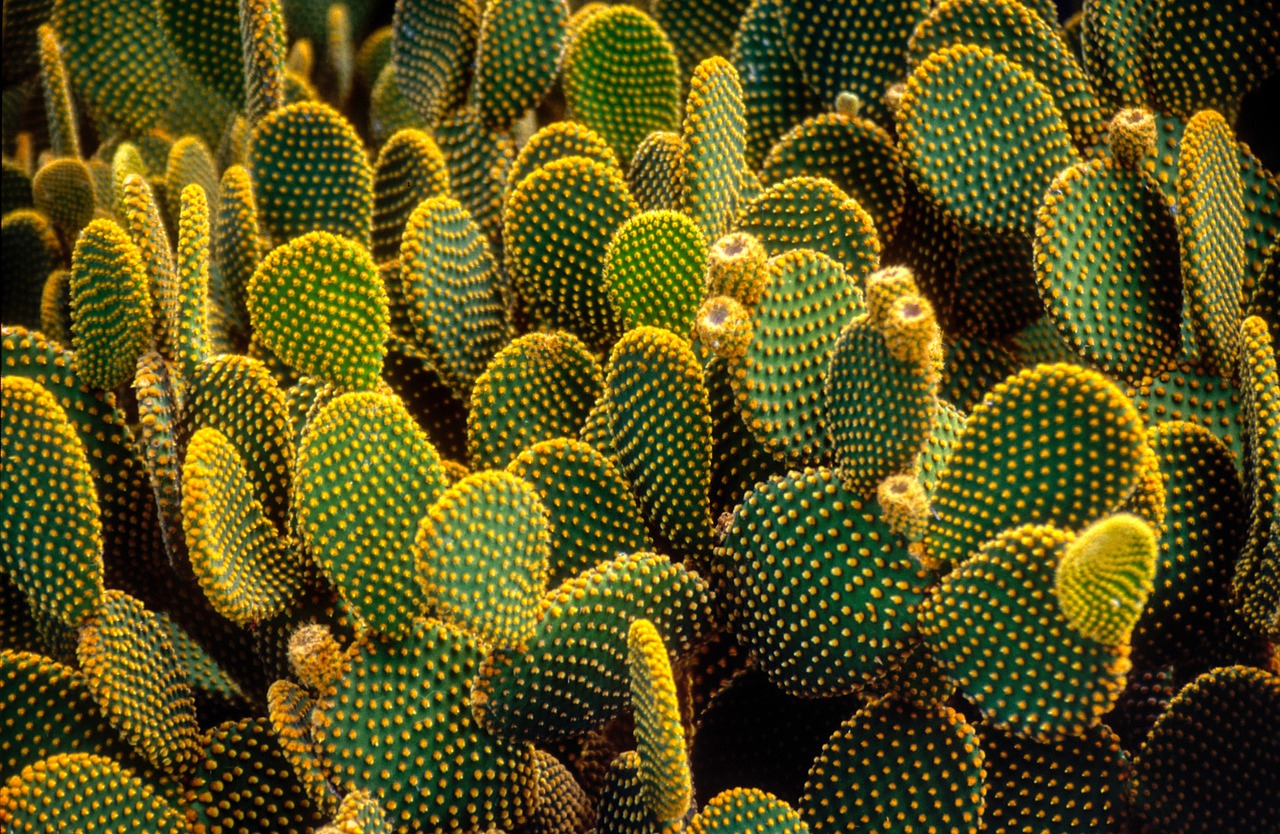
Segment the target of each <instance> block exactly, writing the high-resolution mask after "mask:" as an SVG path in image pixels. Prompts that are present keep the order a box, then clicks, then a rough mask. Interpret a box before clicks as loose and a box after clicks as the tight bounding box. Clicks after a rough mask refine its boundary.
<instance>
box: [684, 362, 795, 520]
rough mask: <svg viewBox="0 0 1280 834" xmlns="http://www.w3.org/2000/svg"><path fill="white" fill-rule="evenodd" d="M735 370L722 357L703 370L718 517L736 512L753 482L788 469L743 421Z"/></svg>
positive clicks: (713, 503) (715, 514)
mask: <svg viewBox="0 0 1280 834" xmlns="http://www.w3.org/2000/svg"><path fill="white" fill-rule="evenodd" d="M733 373H735V369H734V367H733V366H731V365H730V364H729V362H727V361H726V360H724V359H721V358H720V357H714V358H713V359H712V360H711V361H710V362H708V363H707V366H706V369H705V371H704V373H703V384H705V385H706V387H707V401H708V403H709V404H710V405H711V415H712V420H713V421H714V425H713V427H712V438H713V443H712V447H711V492H710V496H709V497H710V502H711V517H712V518H717V519H718V518H720V517H721V515H722V514H723V513H727V512H733V508H734V507H736V506H738V504H739V502H741V501H742V496H743V495H745V494H746V493H747V492H748V491H750V489H751V488H752V487H753V486H755V485H756V484H758V483H763V482H764V481H767V480H769V478H770V477H771V476H773V475H776V474H782V473H783V472H785V471H786V470H785V468H784V466H783V464H781V463H780V462H779V461H777V460H776V459H775V458H774V456H773V455H771V454H769V451H768V450H767V449H765V447H764V445H763V444H762V443H760V442H759V441H758V440H756V439H755V437H754V436H753V435H752V434H751V431H750V430H749V429H748V428H747V426H746V423H744V422H743V420H742V414H741V413H740V412H739V411H738V404H737V395H736V394H735V393H734V391H733V382H732V380H731V378H730V376H731V374H733Z"/></svg>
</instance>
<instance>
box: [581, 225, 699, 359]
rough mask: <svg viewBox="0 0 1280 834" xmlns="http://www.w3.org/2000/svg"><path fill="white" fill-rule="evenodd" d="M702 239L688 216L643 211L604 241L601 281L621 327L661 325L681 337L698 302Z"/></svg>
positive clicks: (689, 329) (689, 326) (688, 331)
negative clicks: (605, 243)
mask: <svg viewBox="0 0 1280 834" xmlns="http://www.w3.org/2000/svg"><path fill="white" fill-rule="evenodd" d="M706 271H707V244H706V238H705V237H704V236H703V234H702V232H700V231H699V230H698V226H697V224H696V223H695V222H694V221H693V220H691V219H690V218H689V216H688V215H686V214H682V213H680V212H675V211H667V210H662V211H646V212H642V213H640V214H637V215H636V216H635V217H632V218H631V219H630V220H628V221H627V222H625V223H623V224H622V225H621V226H620V227H619V228H618V231H617V232H615V233H614V235H613V239H612V240H611V241H609V248H608V250H606V252H605V258H604V283H605V286H606V287H607V288H608V291H609V302H610V304H612V306H613V309H614V312H615V313H616V314H617V316H618V318H619V319H621V320H622V326H623V329H624V330H631V329H633V328H636V327H641V326H646V327H661V328H663V329H665V330H670V331H671V332H672V333H675V334H677V335H681V336H687V335H689V334H691V333H692V331H693V317H694V313H695V312H696V310H697V307H698V304H699V302H700V301H701V300H702V284H703V275H704V274H705V273H706Z"/></svg>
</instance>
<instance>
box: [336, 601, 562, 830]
mask: <svg viewBox="0 0 1280 834" xmlns="http://www.w3.org/2000/svg"><path fill="white" fill-rule="evenodd" d="M482 658H483V651H482V649H481V648H480V645H479V643H477V641H476V640H475V638H473V637H471V636H469V635H467V634H466V633H465V632H462V631H459V630H457V629H454V628H453V627H451V626H447V625H444V624H441V623H439V622H437V621H434V620H421V619H419V620H416V621H414V623H413V624H412V626H411V628H410V629H409V631H408V632H407V633H406V634H405V635H403V636H402V637H400V638H399V639H396V640H388V639H385V638H382V637H379V636H377V635H375V634H371V633H366V634H365V635H363V636H362V637H361V638H359V639H358V640H357V641H356V643H355V644H354V645H352V647H351V648H350V649H349V650H348V651H347V655H346V658H345V661H344V662H345V669H344V671H343V674H342V675H341V677H340V678H339V679H338V680H336V681H334V683H333V684H332V685H331V686H330V687H329V688H328V689H327V690H326V691H325V692H324V693H322V694H321V696H320V698H319V700H318V702H317V704H316V709H315V713H314V715H313V718H312V734H313V736H314V738H315V743H316V746H317V747H318V748H319V750H320V759H321V761H322V763H323V765H324V768H325V772H326V773H327V774H328V777H329V779H330V781H332V782H333V783H334V784H336V785H337V786H338V788H339V789H340V790H342V791H353V790H367V791H368V792H369V793H370V794H371V795H372V796H373V797H374V798H375V799H377V800H378V802H379V803H380V804H381V805H382V807H383V808H384V809H385V810H386V813H387V818H388V820H389V821H390V822H392V824H393V825H395V827H396V830H398V831H435V830H440V829H447V828H449V827H451V826H455V825H456V826H459V827H461V828H462V829H463V830H471V831H485V830H488V829H489V828H499V829H502V830H511V829H512V828H514V827H515V826H518V825H520V824H521V823H523V822H524V821H525V819H526V818H527V817H528V815H529V813H530V811H531V810H532V807H533V805H534V802H535V800H536V797H535V794H534V790H535V788H536V784H537V783H536V772H535V768H534V762H533V748H532V747H531V746H530V745H526V744H521V743H519V742H517V741H514V740H512V739H510V738H509V737H508V738H500V737H497V736H494V735H490V734H489V733H488V732H487V731H486V730H485V729H483V728H482V727H480V726H477V724H476V721H475V719H473V718H472V704H471V701H472V700H473V699H474V696H473V695H472V693H471V685H472V683H471V682H472V679H473V678H474V677H475V675H476V674H477V671H478V669H479V668H480V665H481V660H482ZM481 797H483V799H481Z"/></svg>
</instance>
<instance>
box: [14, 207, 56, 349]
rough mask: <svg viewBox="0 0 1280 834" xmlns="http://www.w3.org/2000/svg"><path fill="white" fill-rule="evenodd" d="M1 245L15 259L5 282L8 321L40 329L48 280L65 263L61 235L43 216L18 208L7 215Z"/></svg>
mask: <svg viewBox="0 0 1280 834" xmlns="http://www.w3.org/2000/svg"><path fill="white" fill-rule="evenodd" d="M0 245H3V246H4V251H5V252H8V253H11V254H10V255H9V257H12V258H13V259H14V260H13V270H14V271H13V272H11V273H10V274H9V275H8V277H6V278H5V281H4V314H3V315H4V322H5V324H6V325H9V324H16V325H21V326H23V327H31V328H38V327H39V326H40V298H41V295H42V294H43V292H44V283H45V280H46V279H47V278H48V277H49V273H50V272H53V271H54V269H56V268H57V267H58V266H59V265H60V264H61V263H62V245H61V244H60V243H58V233H57V232H56V231H54V228H53V225H52V224H51V223H50V222H49V219H48V218H47V217H45V216H44V215H43V214H41V213H39V212H37V211H33V210H31V209H17V210H16V211H13V212H10V213H9V214H6V215H5V216H4V220H3V225H2V226H0Z"/></svg>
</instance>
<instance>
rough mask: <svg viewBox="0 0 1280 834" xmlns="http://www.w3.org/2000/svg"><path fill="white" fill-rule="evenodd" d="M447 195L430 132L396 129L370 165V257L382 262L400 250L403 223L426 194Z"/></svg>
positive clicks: (443, 172) (442, 162)
mask: <svg viewBox="0 0 1280 834" xmlns="http://www.w3.org/2000/svg"><path fill="white" fill-rule="evenodd" d="M447 196H449V170H448V168H447V167H445V160H444V154H442V153H441V152H440V146H439V145H437V144H436V141H435V140H434V139H432V138H431V136H430V135H429V134H427V133H425V132H423V131H421V130H417V129H414V128H409V129H406V130H401V131H397V132H396V133H395V135H393V136H392V137H391V138H390V139H389V140H387V143H386V144H385V145H383V146H382V150H381V151H380V152H379V153H378V161H377V163H376V164H375V165H374V169H373V248H372V252H373V257H374V260H376V261H377V262H378V263H385V262H387V261H389V260H391V259H392V258H395V257H396V256H397V255H398V254H400V240H401V236H402V235H403V234H404V227H405V223H407V222H408V220H409V215H410V214H411V213H412V212H413V210H414V209H415V208H416V207H417V206H418V204H419V203H421V202H422V201H423V200H425V199H427V198H428V197H447Z"/></svg>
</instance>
